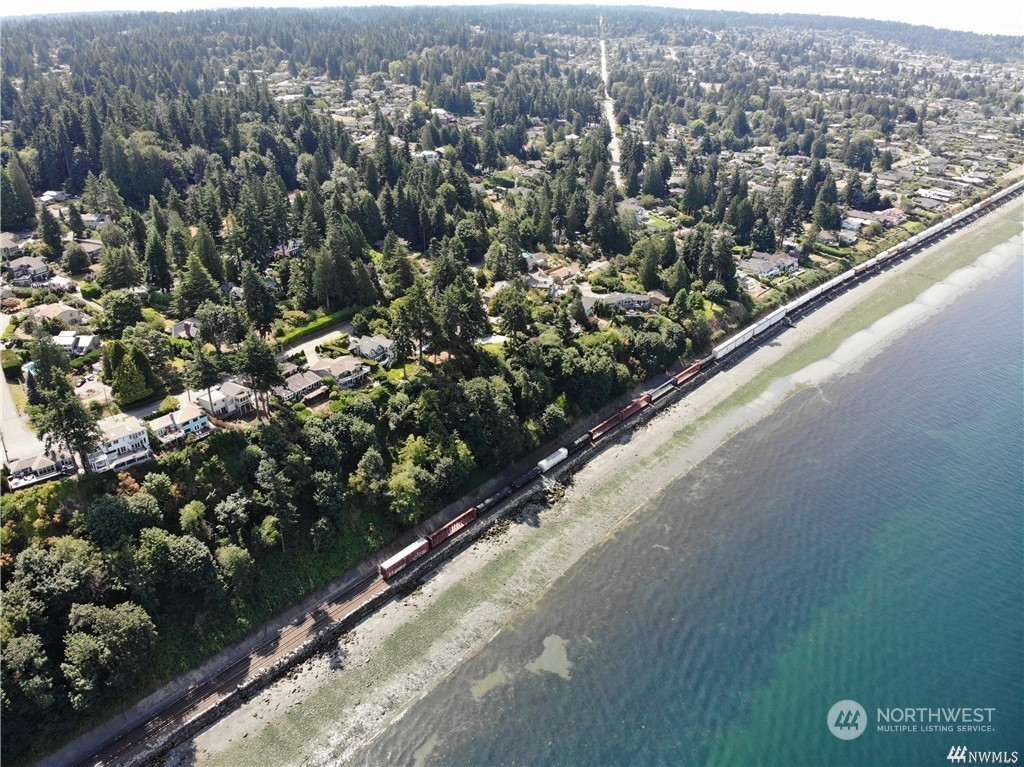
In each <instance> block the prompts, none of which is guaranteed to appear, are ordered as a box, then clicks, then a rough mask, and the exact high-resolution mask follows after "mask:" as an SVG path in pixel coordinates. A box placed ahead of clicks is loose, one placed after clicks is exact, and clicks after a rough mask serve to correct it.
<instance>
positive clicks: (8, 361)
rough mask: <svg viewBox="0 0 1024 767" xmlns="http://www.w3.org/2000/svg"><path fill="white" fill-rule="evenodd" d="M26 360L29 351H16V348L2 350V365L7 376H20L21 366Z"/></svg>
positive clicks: (0, 354)
mask: <svg viewBox="0 0 1024 767" xmlns="http://www.w3.org/2000/svg"><path fill="white" fill-rule="evenodd" d="M26 361H27V353H26V352H24V351H15V350H14V349H4V350H3V351H0V366H2V367H3V372H4V377H5V378H19V377H20V376H21V366H22V365H24V364H25V362H26Z"/></svg>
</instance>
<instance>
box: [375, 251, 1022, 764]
mask: <svg viewBox="0 0 1024 767" xmlns="http://www.w3.org/2000/svg"><path fill="white" fill-rule="evenodd" d="M1016 243H1017V244H1016V246H1015V247H1016V251H1017V253H1018V256H1017V257H1016V259H1015V263H1014V264H1013V266H1012V267H1010V268H1009V269H1008V270H1005V271H1003V272H1002V273H1001V275H1000V277H999V278H998V279H988V280H985V281H982V282H980V283H979V284H977V285H976V286H975V287H974V288H973V289H972V290H970V291H969V292H967V293H965V294H964V295H960V296H958V297H955V298H954V296H953V291H949V290H948V289H947V288H941V287H940V289H938V290H935V291H930V292H929V293H930V295H928V296H925V297H924V300H923V304H924V305H928V304H929V303H934V302H938V304H937V305H942V306H943V308H942V310H941V311H939V312H938V313H937V314H934V315H933V316H932V317H931V318H930V319H929V320H928V321H927V322H926V323H923V324H920V325H918V326H915V327H913V328H911V329H910V330H908V331H907V332H906V333H905V334H904V335H902V336H900V337H899V338H897V339H896V340H893V341H891V342H890V343H887V344H886V346H885V348H884V349H883V350H882V351H880V352H878V353H877V354H875V355H874V356H872V357H870V358H869V359H867V360H866V361H864V362H863V363H861V364H860V365H859V366H858V367H857V369H855V370H853V371H852V372H848V373H846V374H844V375H840V376H834V377H826V378H824V379H821V380H817V381H815V383H814V385H810V386H807V387H806V388H804V389H803V390H801V391H799V392H798V393H796V394H795V395H793V396H792V397H790V398H789V399H788V400H787V401H786V402H785V403H784V404H783V405H782V406H781V407H779V408H778V409H777V410H776V411H775V412H773V413H772V414H770V415H769V416H767V417H766V418H764V419H762V420H761V421H759V422H758V423H757V424H755V425H754V426H752V427H750V428H748V429H746V430H744V431H742V432H740V433H739V434H737V435H736V436H734V437H733V438H732V439H731V440H730V441H729V442H727V443H726V444H725V445H723V446H722V447H721V448H719V449H718V450H717V451H715V453H714V454H713V455H712V456H711V457H710V458H709V459H707V460H705V461H704V462H702V463H701V464H700V465H699V466H698V467H697V468H695V469H694V470H693V471H691V472H690V473H688V474H687V475H685V476H684V477H682V478H680V479H679V480H677V481H676V482H674V483H673V484H672V485H670V486H669V487H667V488H665V489H664V490H663V491H662V492H661V493H660V495H659V496H658V497H657V498H656V499H655V500H653V501H651V502H650V503H649V504H648V505H647V507H646V508H644V509H642V510H641V511H640V512H639V513H637V514H635V515H634V516H633V517H632V518H631V519H630V522H629V524H627V525H624V526H622V527H621V528H620V529H619V530H618V531H617V532H616V534H615V535H614V536H612V537H611V538H609V539H608V540H606V541H605V542H604V543H603V544H602V545H600V546H598V547H597V548H595V549H594V550H593V551H591V552H589V553H588V554H587V556H585V557H584V558H583V559H582V560H581V561H580V562H578V563H577V564H576V565H575V566H574V567H572V568H571V569H570V570H569V571H568V573H567V574H566V575H565V576H564V577H563V578H561V579H559V580H558V581H557V582H556V583H555V584H553V585H552V587H551V588H549V589H548V590H547V591H546V592H545V593H544V594H543V595H542V596H541V597H540V598H539V599H538V600H537V601H536V602H535V603H534V604H533V605H531V606H530V607H529V608H528V609H526V610H524V611H522V612H521V613H519V614H518V615H517V616H516V617H515V618H514V620H513V621H512V622H510V623H509V624H508V625H507V626H506V627H505V628H503V629H502V631H500V632H499V633H498V634H497V635H496V636H495V637H494V638H493V639H492V640H491V641H490V642H489V643H488V644H487V645H486V646H485V648H484V649H483V650H482V651H481V652H479V653H478V654H477V655H475V656H474V657H472V658H471V659H469V660H468V661H466V662H465V663H464V664H463V665H462V666H460V667H459V669H458V670H457V671H456V672H455V673H454V674H452V675H451V676H450V677H448V678H447V679H445V680H443V681H442V682H441V683H440V684H439V685H438V686H437V687H436V688H434V689H433V690H432V691H431V692H429V693H428V694H427V695H425V696H424V697H423V698H422V699H421V700H420V701H418V702H417V703H416V704H414V705H413V706H412V707H411V708H410V709H409V710H408V711H407V712H406V713H405V715H404V716H403V717H402V718H401V719H400V720H398V721H397V722H396V723H394V724H393V725H392V726H390V727H389V728H387V729H386V730H385V731H384V732H383V733H382V734H381V735H380V736H379V737H377V738H376V739H375V740H374V741H373V742H372V743H370V744H369V745H368V746H367V747H366V748H365V749H364V750H363V751H362V752H360V753H359V754H358V755H357V759H356V761H357V762H358V763H361V764H373V765H381V764H443V765H474V766H476V765H480V766H483V765H620V764H621V765H663V764H671V765H687V764H722V765H755V764H762V765H860V764H871V765H936V764H949V762H947V760H946V757H947V754H948V753H949V751H950V748H951V747H953V746H957V747H959V746H966V747H967V748H968V749H969V750H970V751H1007V752H1014V751H1016V752H1018V757H1017V761H1018V762H1024V319H1022V318H1024V289H1022V285H1024V267H1022V263H1021V259H1020V258H1019V252H1020V240H1019V238H1018V239H1017V241H1016ZM961 277H963V275H961ZM957 279H959V278H958V277H956V276H954V278H953V279H952V280H951V281H950V284H953V285H955V284H956V282H957ZM862 343H863V340H862ZM810 380H813V376H812V377H811V379H810ZM846 699H851V700H854V701H857V702H858V703H860V704H861V706H863V708H864V709H865V712H866V717H865V718H862V719H860V720H859V723H860V725H861V727H860V728H859V731H860V732H862V734H861V735H859V736H858V737H857V738H855V739H852V740H840V739H839V738H837V737H834V736H833V735H832V733H831V732H830V730H829V727H828V726H827V725H828V721H827V719H828V713H829V709H830V708H831V707H832V705H833V704H835V703H836V702H838V701H841V700H846ZM965 707H966V708H970V709H975V708H981V709H992V711H991V712H990V716H989V714H988V713H985V712H983V716H984V717H985V718H986V721H982V722H969V723H968V724H969V725H971V726H974V727H978V726H982V727H990V728H991V731H980V732H978V731H970V732H966V731H958V730H957V727H958V726H961V725H960V723H959V722H957V723H954V724H952V725H946V723H944V722H943V723H942V724H943V725H946V726H952V728H953V729H952V731H921V726H920V725H919V724H918V725H916V726H917V728H918V729H917V731H901V732H884V731H879V730H878V729H877V728H878V725H879V721H878V710H879V709H882V710H891V709H905V708H914V709H918V708H925V709H929V710H933V709H940V708H941V709H962V708H965ZM972 718H973V712H972ZM882 724H885V722H882ZM897 724H908V726H909V723H904V722H897ZM926 724H928V725H930V726H934V725H937V724H939V723H937V722H935V721H932V722H926ZM848 731H849V728H848Z"/></svg>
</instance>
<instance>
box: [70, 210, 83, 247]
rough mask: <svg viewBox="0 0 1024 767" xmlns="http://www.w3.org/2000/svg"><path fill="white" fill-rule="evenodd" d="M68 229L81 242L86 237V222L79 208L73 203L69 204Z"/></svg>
mask: <svg viewBox="0 0 1024 767" xmlns="http://www.w3.org/2000/svg"><path fill="white" fill-rule="evenodd" d="M68 229H70V230H71V232H72V234H74V235H75V239H79V240H80V239H82V237H84V236H85V222H84V221H83V220H82V214H81V213H80V212H79V210H78V206H77V205H75V203H73V202H72V203H69V204H68Z"/></svg>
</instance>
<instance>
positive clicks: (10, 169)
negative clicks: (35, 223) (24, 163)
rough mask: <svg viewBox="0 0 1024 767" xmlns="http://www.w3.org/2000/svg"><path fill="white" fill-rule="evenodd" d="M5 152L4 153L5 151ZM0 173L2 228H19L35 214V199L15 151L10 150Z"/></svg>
mask: <svg viewBox="0 0 1024 767" xmlns="http://www.w3.org/2000/svg"><path fill="white" fill-rule="evenodd" d="M5 154H6V153H5ZM0 175H2V181H3V189H2V190H0V200H3V205H0V219H2V224H3V228H4V229H19V228H21V227H23V226H27V225H28V224H29V223H31V221H32V219H33V218H34V217H35V214H36V201H35V199H34V198H33V197H32V187H30V186H29V183H28V179H26V178H25V171H24V170H22V167H21V162H20V161H19V160H18V155H17V153H16V152H11V153H10V157H9V159H8V161H7V164H6V165H5V166H4V169H3V173H2V174H0Z"/></svg>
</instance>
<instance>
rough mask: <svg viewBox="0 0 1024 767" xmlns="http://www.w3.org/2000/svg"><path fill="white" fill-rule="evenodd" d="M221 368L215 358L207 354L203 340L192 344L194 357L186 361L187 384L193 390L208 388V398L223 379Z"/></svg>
mask: <svg viewBox="0 0 1024 767" xmlns="http://www.w3.org/2000/svg"><path fill="white" fill-rule="evenodd" d="M221 378H222V376H221V373H220V370H218V369H217V366H216V365H215V364H214V362H213V360H211V359H210V358H209V357H207V356H206V352H205V351H203V344H202V342H201V341H195V342H193V344H192V359H191V360H189V361H188V362H187V363H185V384H186V386H188V388H189V389H191V390H192V391H201V390H203V389H205V390H206V397H207V400H209V398H210V390H211V389H212V388H213V387H214V386H216V385H217V384H219V383H220V381H221Z"/></svg>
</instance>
